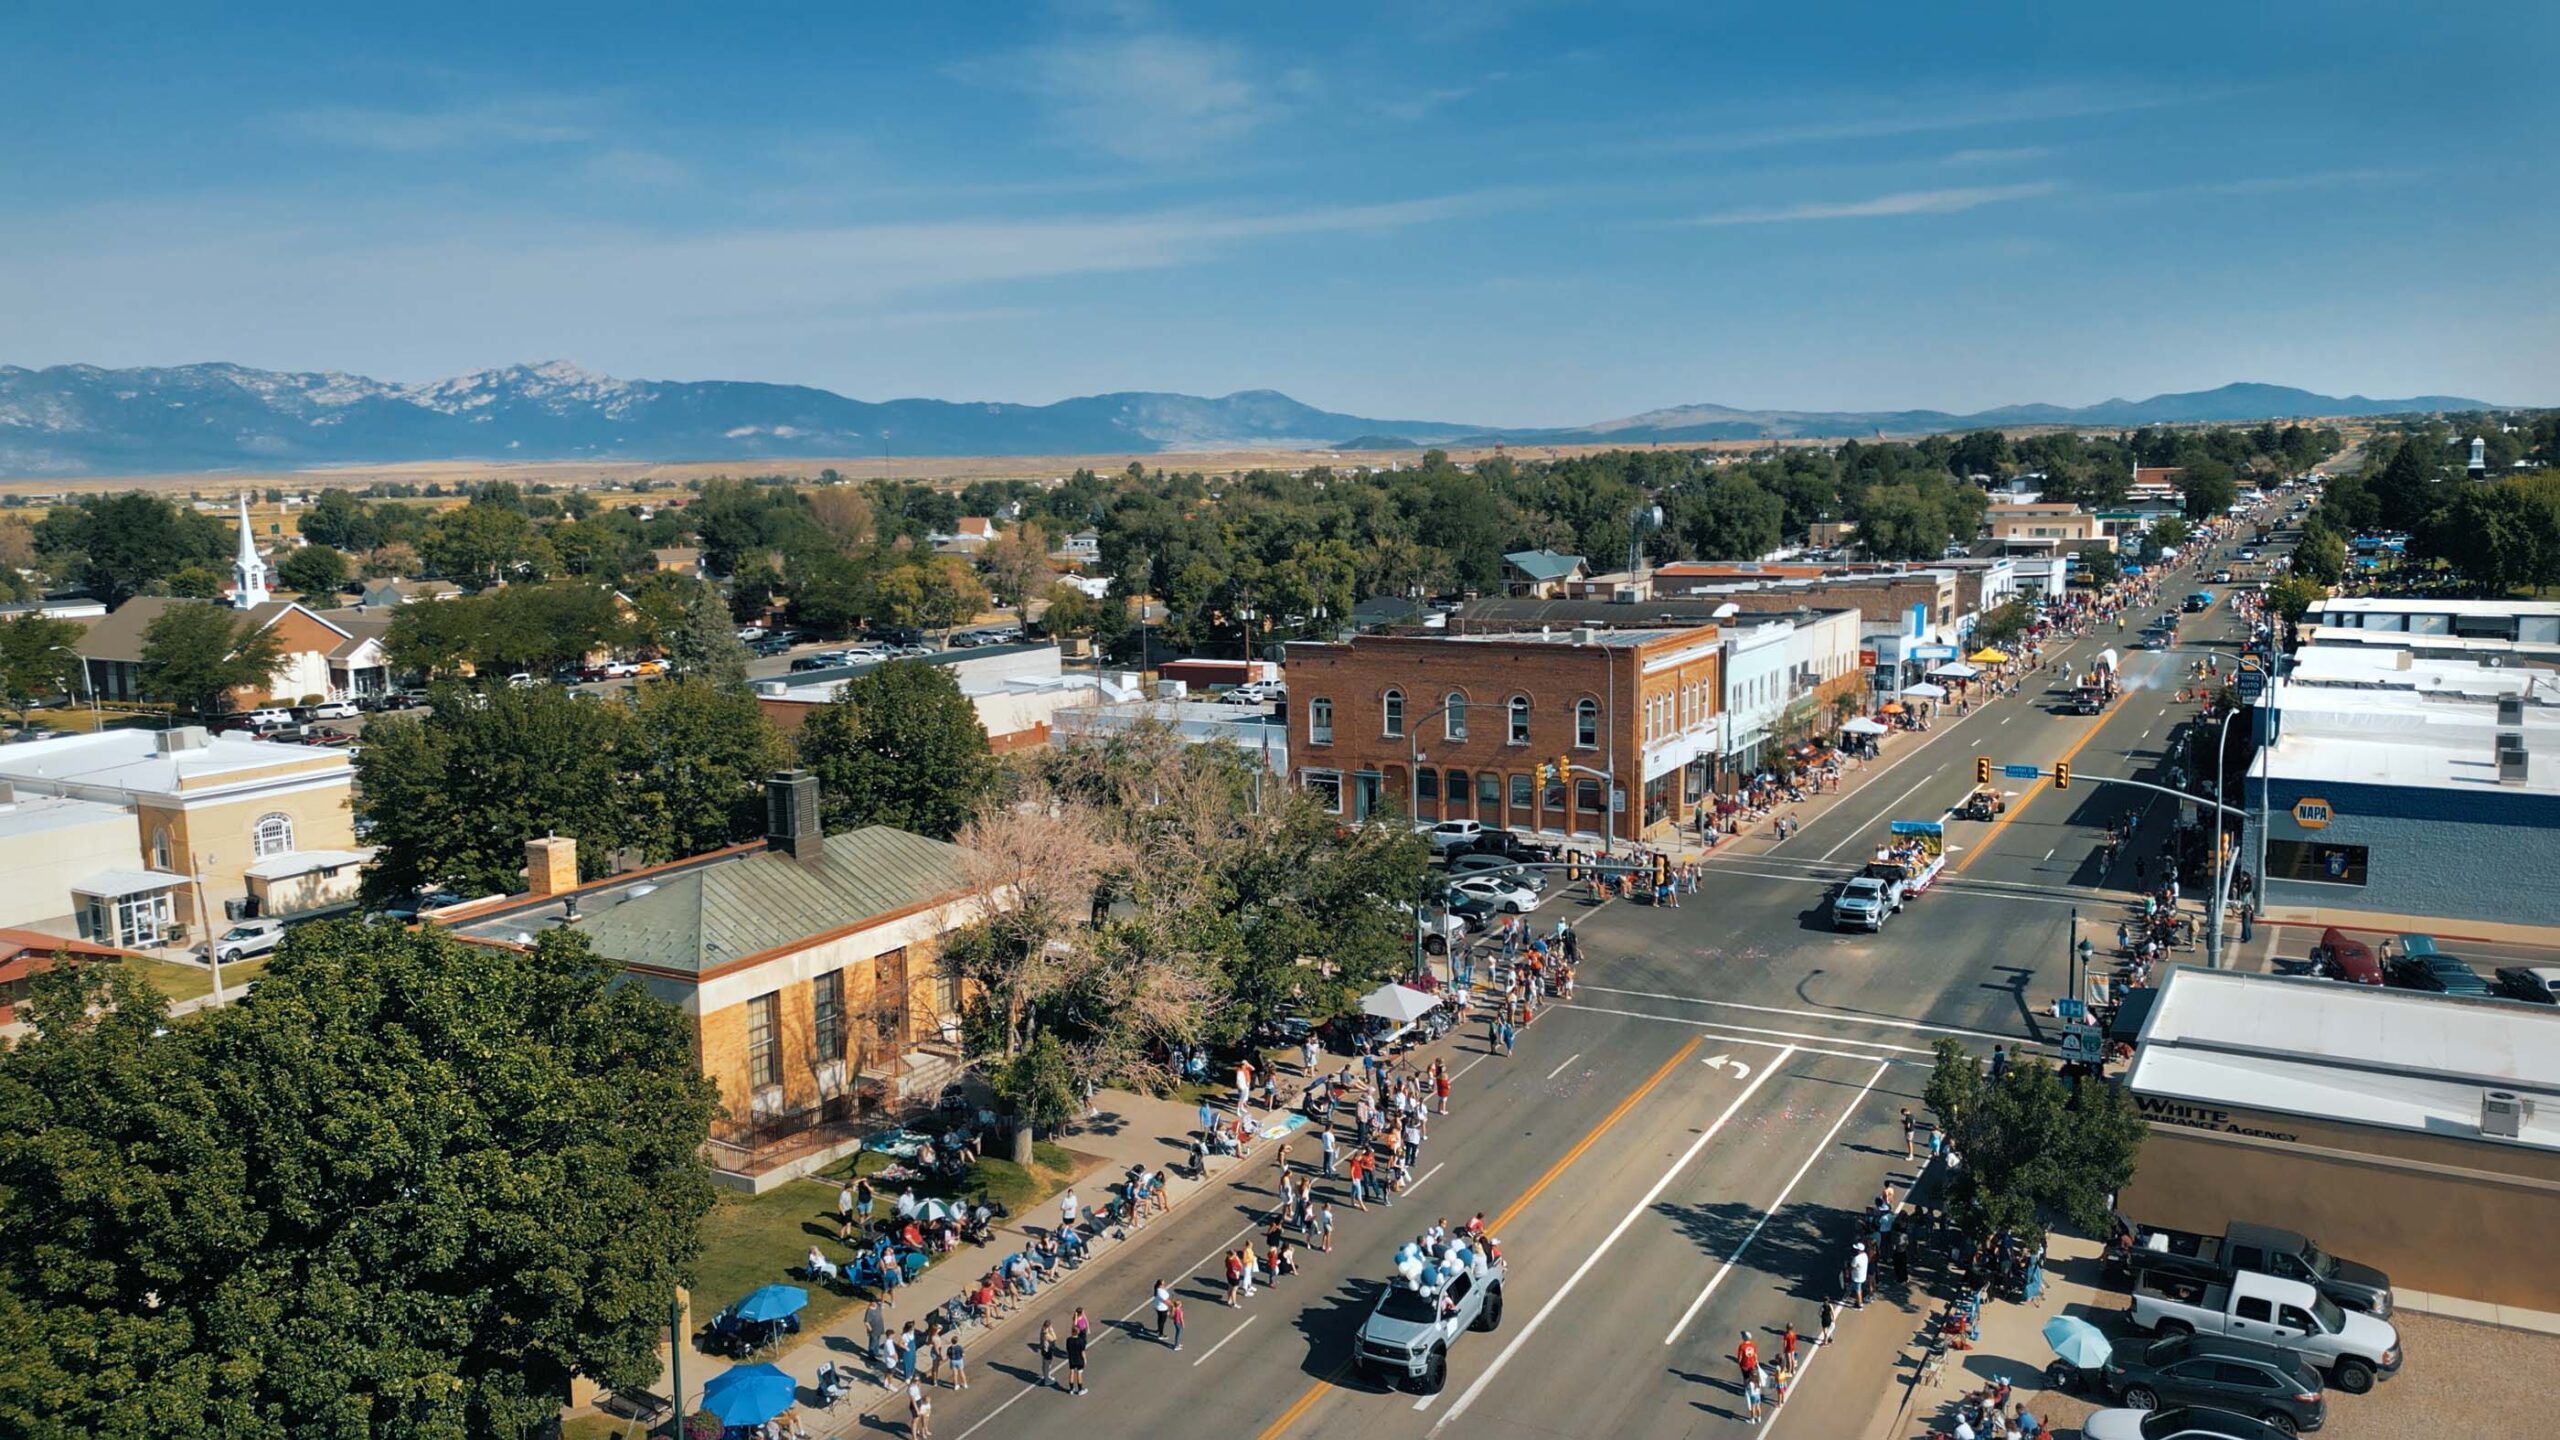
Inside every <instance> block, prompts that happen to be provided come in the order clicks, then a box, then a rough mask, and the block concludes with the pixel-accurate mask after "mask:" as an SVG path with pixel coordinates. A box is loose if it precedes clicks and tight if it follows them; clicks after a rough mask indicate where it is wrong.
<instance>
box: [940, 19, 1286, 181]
mask: <svg viewBox="0 0 2560 1440" xmlns="http://www.w3.org/2000/svg"><path fill="white" fill-rule="evenodd" d="M955 73H957V74H959V75H960V76H961V77H962V78H964V79H970V80H975V81H978V82H980V83H986V84H994V85H999V86H1002V87H1004V88H1007V89H1012V90H1017V91H1020V92H1022V93H1025V94H1028V95H1030V96H1032V97H1034V98H1035V99H1038V100H1040V101H1041V102H1043V103H1044V104H1045V105H1047V107H1048V108H1049V111H1050V114H1051V116H1052V117H1053V118H1054V119H1055V120H1056V122H1057V124H1058V125H1059V127H1060V128H1061V129H1062V130H1064V131H1065V132H1066V134H1067V135H1068V136H1069V137H1070V138H1071V139H1073V140H1075V141H1076V142H1078V143H1080V144H1083V145H1086V146H1089V147H1091V148H1094V149H1097V150H1101V151H1104V152H1106V153H1108V154H1112V155H1116V156H1119V157H1120V158H1122V159H1124V160H1140V161H1161V160H1180V159H1186V158H1189V157H1191V156H1195V155H1199V154H1203V153H1205V152H1207V151H1210V150H1215V149H1218V148H1220V147H1223V146H1226V145H1230V144H1233V143H1234V142H1236V141H1238V140H1242V139H1244V138H1245V137H1246V136H1249V135H1251V134H1253V133H1254V132H1256V131H1258V130H1260V129H1262V128H1263V127H1264V126H1265V125H1268V124H1269V123H1271V121H1273V120H1274V119H1276V118H1278V117H1279V116H1280V115H1281V114H1282V113H1284V112H1285V111H1286V110H1287V109H1288V108H1289V105H1290V101H1291V96H1292V94H1293V93H1296V94H1302V93H1303V92H1304V91H1305V90H1307V89H1308V88H1309V87H1311V85H1312V83H1313V80H1312V76H1311V75H1310V74H1309V73H1308V72H1304V71H1283V72H1281V73H1280V74H1279V75H1277V76H1276V77H1275V78H1274V79H1273V80H1271V81H1268V82H1266V80H1265V79H1264V78H1263V77H1264V76H1265V75H1268V74H1270V72H1269V71H1267V70H1266V69H1264V68H1263V67H1260V66H1257V65H1256V64H1254V63H1252V62H1251V61H1250V60H1249V59H1248V57H1247V56H1246V55H1245V53H1244V51H1243V50H1242V49H1240V48H1239V47H1237V46H1234V45H1229V44H1223V43H1220V42H1215V41H1208V40H1197V39H1193V38H1191V37H1189V36H1185V35H1179V34H1175V33H1173V32H1171V31H1161V30H1158V31H1145V32H1140V33H1135V34H1128V35H1113V36H1102V37H1096V38H1078V39H1072V40H1062V41H1059V42H1058V43H1056V44H1052V45H1044V46H1039V47H1036V48H1033V49H1029V50H1021V51H1016V52H1014V53H1012V54H1010V55H1003V56H998V57H995V58H993V59H989V60H981V61H971V62H968V63H966V64H963V65H961V66H958V67H956V72H955Z"/></svg>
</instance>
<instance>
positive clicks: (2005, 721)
mask: <svg viewBox="0 0 2560 1440" xmlns="http://www.w3.org/2000/svg"><path fill="white" fill-rule="evenodd" d="M2017 718H2018V717H2017V716H2016V715H2014V714H2010V715H2003V716H2001V717H2000V723H2001V724H2003V725H2006V724H2008V723H2009V722H2010V721H2012V720H2015V719H2017Z"/></svg>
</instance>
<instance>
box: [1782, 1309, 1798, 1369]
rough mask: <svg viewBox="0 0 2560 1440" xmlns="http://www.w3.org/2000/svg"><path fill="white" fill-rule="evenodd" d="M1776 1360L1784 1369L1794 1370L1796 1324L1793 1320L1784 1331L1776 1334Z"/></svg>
mask: <svg viewBox="0 0 2560 1440" xmlns="http://www.w3.org/2000/svg"><path fill="white" fill-rule="evenodd" d="M1778 1359H1779V1362H1780V1363H1781V1364H1782V1365H1783V1366H1785V1368H1787V1369H1789V1370H1793V1369H1794V1368H1796V1322H1794V1321H1793V1320H1790V1321H1788V1322H1787V1328H1786V1329H1784V1330H1782V1331H1780V1332H1778Z"/></svg>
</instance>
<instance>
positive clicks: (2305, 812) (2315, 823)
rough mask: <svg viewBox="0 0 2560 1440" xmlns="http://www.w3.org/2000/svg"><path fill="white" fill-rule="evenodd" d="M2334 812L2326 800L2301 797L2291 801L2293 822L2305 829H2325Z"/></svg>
mask: <svg viewBox="0 0 2560 1440" xmlns="http://www.w3.org/2000/svg"><path fill="white" fill-rule="evenodd" d="M2334 815H2335V812H2334V811H2332V810H2330V808H2329V802H2328V801H2326V800H2312V799H2308V798H2305V799H2301V800H2296V801H2294V802H2293V823H2294V824H2296V825H2299V826H2301V827H2302V828H2303V829H2305V830H2326V829H2328V828H2329V821H2330V820H2331V819H2332V818H2334Z"/></svg>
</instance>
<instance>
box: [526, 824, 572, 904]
mask: <svg viewBox="0 0 2560 1440" xmlns="http://www.w3.org/2000/svg"><path fill="white" fill-rule="evenodd" d="M577 888H578V842H577V841H576V840H575V839H573V838H571V837H569V836H567V835H545V836H542V837H541V838H539V839H535V840H527V841H526V842H524V889H525V893H526V894H528V895H565V894H567V893H568V892H570V891H572V890H575V889H577Z"/></svg>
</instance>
